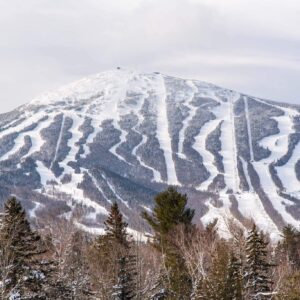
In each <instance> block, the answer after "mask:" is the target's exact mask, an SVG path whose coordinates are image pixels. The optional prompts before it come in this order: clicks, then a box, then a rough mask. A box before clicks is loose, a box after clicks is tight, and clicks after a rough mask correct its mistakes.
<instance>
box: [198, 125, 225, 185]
mask: <svg viewBox="0 0 300 300" xmlns="http://www.w3.org/2000/svg"><path fill="white" fill-rule="evenodd" d="M220 122H222V121H220V120H213V121H208V122H206V123H205V124H204V125H203V127H202V128H201V131H200V133H199V135H197V136H196V138H195V143H194V145H193V148H194V149H195V150H196V151H197V152H198V153H199V154H200V155H201V157H202V159H203V165H204V167H205V168H206V170H207V171H208V172H209V173H210V175H209V177H208V179H207V180H206V181H205V182H202V183H201V185H200V187H199V189H200V190H207V189H208V187H209V185H210V184H211V183H212V182H213V180H214V178H215V177H216V176H217V175H218V174H219V172H218V169H217V167H216V166H215V157H214V156H213V155H212V153H211V152H210V151H208V150H207V149H206V139H207V136H208V135H209V134H210V133H211V132H213V131H214V130H215V129H216V128H217V127H218V125H219V124H220Z"/></svg>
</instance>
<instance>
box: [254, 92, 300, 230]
mask: <svg viewBox="0 0 300 300" xmlns="http://www.w3.org/2000/svg"><path fill="white" fill-rule="evenodd" d="M255 100H256V101H258V102H261V103H263V104H265V105H269V104H268V103H266V102H264V101H262V100H257V99H256V98H255ZM270 106H274V107H276V108H278V109H280V110H282V111H284V115H282V116H279V117H273V119H274V120H275V121H277V126H278V129H279V133H278V134H274V135H271V136H268V137H265V138H264V139H262V140H261V141H260V142H259V144H260V146H262V147H264V148H266V149H271V151H272V152H271V155H270V156H269V157H267V158H265V159H262V160H260V161H257V162H254V163H253V166H254V168H255V170H256V172H257V173H258V175H259V178H260V182H261V186H262V188H263V190H264V191H265V192H266V194H267V195H268V196H269V199H270V201H271V203H272V206H273V207H274V209H275V210H277V212H278V213H279V214H280V215H281V216H282V217H283V219H284V220H285V222H286V223H288V224H291V225H293V226H295V227H298V226H299V221H297V220H296V219H294V217H293V216H292V215H290V214H289V213H288V212H287V211H286V209H285V204H291V203H290V201H288V200H287V199H284V198H282V197H280V196H279V195H278V190H277V186H276V185H275V183H274V182H273V180H272V178H271V176H270V172H269V165H270V164H271V163H274V162H276V161H278V160H279V159H280V158H281V157H282V156H283V155H284V154H286V153H287V151H288V144H289V143H288V136H289V134H290V133H291V132H293V131H294V129H293V126H294V124H293V120H292V119H291V117H290V115H289V114H288V112H289V113H291V111H290V109H287V108H281V107H277V106H275V105H272V104H270ZM292 114H296V112H292ZM289 178H290V177H289Z"/></svg>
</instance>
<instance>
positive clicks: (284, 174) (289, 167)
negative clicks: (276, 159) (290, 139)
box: [276, 142, 300, 198]
mask: <svg viewBox="0 0 300 300" xmlns="http://www.w3.org/2000/svg"><path fill="white" fill-rule="evenodd" d="M299 159H300V142H298V144H297V145H296V147H295V149H294V151H293V154H292V156H291V158H290V160H289V161H288V162H287V163H286V164H285V165H284V166H281V167H276V170H277V174H278V176H279V178H280V180H281V182H282V184H283V186H284V188H285V189H286V191H287V192H289V193H292V194H294V193H295V195H297V197H298V198H300V182H299V180H298V178H297V175H296V171H295V166H296V164H297V162H298V161H299Z"/></svg>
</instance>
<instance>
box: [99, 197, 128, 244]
mask: <svg viewBox="0 0 300 300" xmlns="http://www.w3.org/2000/svg"><path fill="white" fill-rule="evenodd" d="M104 225H105V236H106V237H107V239H108V240H110V241H113V242H116V243H117V244H119V245H121V246H124V247H128V234H127V226H128V224H127V223H126V222H124V221H123V215H122V214H121V212H120V210H119V207H118V204H117V203H116V202H115V203H113V205H112V206H111V209H110V214H109V216H108V218H107V220H106V221H105V222H104Z"/></svg>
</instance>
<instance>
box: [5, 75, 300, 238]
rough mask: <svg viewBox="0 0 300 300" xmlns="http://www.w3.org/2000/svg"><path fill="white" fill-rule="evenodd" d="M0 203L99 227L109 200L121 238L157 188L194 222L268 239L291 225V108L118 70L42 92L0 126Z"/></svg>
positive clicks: (299, 210) (296, 205) (294, 150)
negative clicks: (174, 192)
mask: <svg viewBox="0 0 300 300" xmlns="http://www.w3.org/2000/svg"><path fill="white" fill-rule="evenodd" d="M0 171H1V173H0V198H1V200H2V201H3V200H4V199H5V198H6V197H7V196H8V195H10V194H12V193H13V194H15V195H16V196H17V197H18V198H19V199H20V200H21V201H22V202H23V203H24V205H26V208H27V210H28V211H29V213H30V215H31V217H32V218H34V217H37V218H38V219H39V220H43V219H45V217H46V216H49V215H50V216H51V215H53V216H59V215H64V216H69V215H70V212H71V211H73V212H74V211H78V215H80V217H79V221H77V223H78V226H80V227H82V228H84V229H86V230H91V231H92V230H101V229H100V228H99V227H98V224H99V223H100V221H101V220H103V218H105V216H106V215H107V211H108V207H109V206H110V204H111V203H112V201H117V202H118V203H119V205H120V207H121V209H122V211H123V212H124V215H125V216H126V217H127V219H128V220H127V221H128V222H129V223H130V226H131V228H134V229H136V230H139V229H140V227H141V226H143V225H142V224H141V222H142V221H141V219H140V217H139V215H140V212H141V211H142V210H150V209H151V206H152V198H153V196H154V195H155V194H156V193H158V192H159V191H161V190H163V189H165V188H166V186H167V185H175V186H177V187H178V189H179V190H181V191H183V192H186V193H187V194H188V196H189V198H190V205H191V206H192V207H194V208H197V212H198V215H197V218H198V220H201V221H202V222H204V223H208V222H210V221H212V220H213V219H214V218H218V225H219V229H220V232H222V233H223V234H224V235H226V234H227V232H228V229H227V220H228V218H231V217H233V218H235V219H236V220H237V222H239V223H240V224H241V225H243V224H244V222H245V218H253V219H254V220H255V222H256V223H257V225H258V226H259V227H260V228H261V229H262V230H265V231H268V232H270V233H271V235H272V237H273V238H278V236H279V230H280V229H281V228H282V226H283V225H284V224H286V223H290V224H292V225H294V226H296V227H298V226H299V224H300V182H299V181H300V106H295V105H288V104H284V103H277V102H272V101H268V100H263V99H258V98H256V97H250V96H247V95H244V94H241V93H238V92H235V91H232V90H228V89H224V88H220V87H218V86H215V85H212V84H209V83H204V82H201V81H197V80H184V79H180V78H175V77H171V76H166V75H162V74H159V73H151V74H143V73H137V72H133V71H126V70H122V69H118V70H114V71H109V72H103V73H100V74H98V75H94V76H91V77H87V78H84V79H82V80H79V81H77V82H74V83H72V84H70V85H67V86H65V87H63V88H61V89H59V90H57V91H55V92H51V93H46V94H44V95H42V96H40V97H37V98H35V99H33V100H32V101H30V102H29V103H28V104H26V105H24V106H22V107H19V108H18V109H16V110H14V111H12V112H10V113H6V114H2V115H0Z"/></svg>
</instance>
